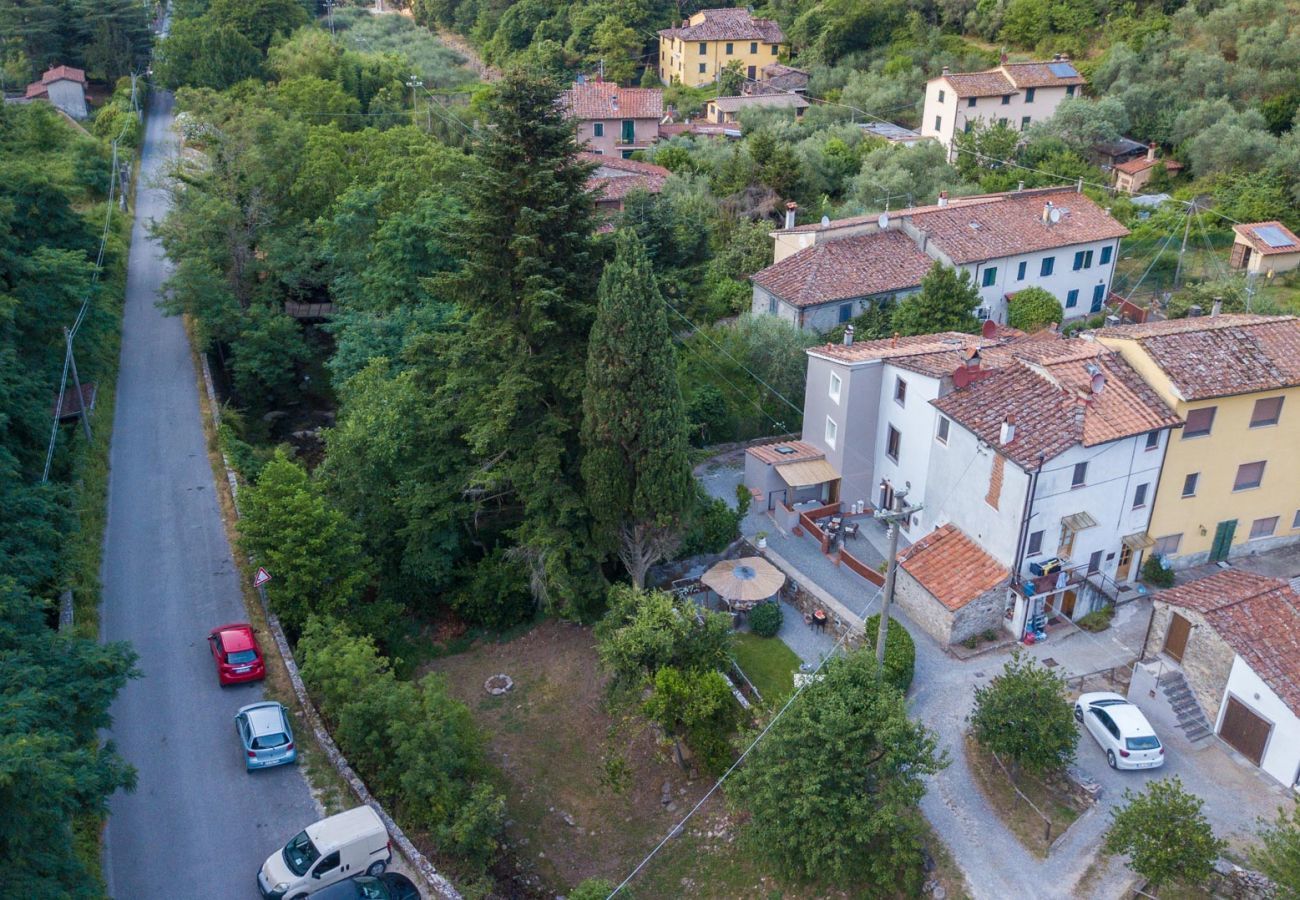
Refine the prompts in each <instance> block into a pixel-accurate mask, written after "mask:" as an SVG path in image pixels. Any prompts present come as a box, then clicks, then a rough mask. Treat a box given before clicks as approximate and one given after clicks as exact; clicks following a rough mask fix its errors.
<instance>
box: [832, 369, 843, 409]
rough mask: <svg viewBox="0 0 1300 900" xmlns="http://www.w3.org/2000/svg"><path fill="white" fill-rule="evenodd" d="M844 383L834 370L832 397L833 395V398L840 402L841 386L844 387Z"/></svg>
mask: <svg viewBox="0 0 1300 900" xmlns="http://www.w3.org/2000/svg"><path fill="white" fill-rule="evenodd" d="M843 385H844V383H843V382H842V381H840V376H838V375H836V374H835V373H834V372H832V373H831V389H830V397H831V399H832V400H834V401H835V402H836V403H839V402H840V388H841V387H843Z"/></svg>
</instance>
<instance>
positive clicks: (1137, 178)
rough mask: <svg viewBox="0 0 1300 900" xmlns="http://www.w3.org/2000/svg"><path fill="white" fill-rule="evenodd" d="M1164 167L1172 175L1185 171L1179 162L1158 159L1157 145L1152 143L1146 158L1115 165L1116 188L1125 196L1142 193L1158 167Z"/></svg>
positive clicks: (1141, 157)
mask: <svg viewBox="0 0 1300 900" xmlns="http://www.w3.org/2000/svg"><path fill="white" fill-rule="evenodd" d="M1162 165H1163V166H1164V167H1165V171H1166V172H1168V173H1169V174H1171V175H1173V174H1176V173H1178V172H1181V171H1182V170H1183V164H1182V163H1180V162H1178V161H1177V160H1173V159H1157V158H1156V145H1155V144H1154V143H1152V144H1150V145H1149V146H1148V147H1147V152H1146V155H1145V156H1139V157H1138V158H1137V159H1129V160H1125V161H1124V162H1121V163H1116V164H1115V167H1114V169H1113V171H1114V173H1115V187H1116V188H1118V189H1119V190H1120V191H1122V192H1124V193H1125V194H1130V195H1132V194H1137V193H1140V192H1141V190H1142V189H1143V188H1144V187H1146V186H1147V182H1148V181H1150V180H1151V177H1152V176H1153V175H1155V173H1156V167H1157V166H1162Z"/></svg>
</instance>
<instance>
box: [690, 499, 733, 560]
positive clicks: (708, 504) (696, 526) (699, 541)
mask: <svg viewBox="0 0 1300 900" xmlns="http://www.w3.org/2000/svg"><path fill="white" fill-rule="evenodd" d="M740 518H741V517H740V514H739V513H737V512H736V510H734V509H732V508H731V507H730V506H728V505H727V502H726V501H725V500H719V499H718V498H717V497H709V496H706V495H704V494H703V493H701V495H700V497H699V499H698V501H697V502H696V506H695V509H694V510H692V511H691V513H690V515H689V517H688V522H689V524H688V525H687V528H686V534H684V535H683V536H682V544H681V547H680V548H678V551H677V558H678V559H683V558H685V557H688V556H698V555H700V554H701V553H721V552H722V551H723V550H726V549H727V547H728V546H729V545H730V544H731V542H732V541H734V540H735V539H736V535H738V534H739V533H740Z"/></svg>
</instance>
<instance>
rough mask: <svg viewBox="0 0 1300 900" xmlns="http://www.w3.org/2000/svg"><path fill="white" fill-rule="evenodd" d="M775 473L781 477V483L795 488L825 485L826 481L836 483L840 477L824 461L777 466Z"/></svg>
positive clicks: (814, 460) (813, 460) (833, 468)
mask: <svg viewBox="0 0 1300 900" xmlns="http://www.w3.org/2000/svg"><path fill="white" fill-rule="evenodd" d="M776 473H777V474H778V475H780V476H781V480H782V481H784V482H785V483H786V484H788V485H790V487H796V488H797V487H808V486H810V485H814V484H825V483H826V482H828V481H836V480H838V479H839V477H840V473H839V472H836V471H835V467H834V466H832V465H831V464H830V463H828V462H827V461H826V460H824V459H812V460H808V461H806V462H795V463H786V464H785V465H784V466H777V467H776Z"/></svg>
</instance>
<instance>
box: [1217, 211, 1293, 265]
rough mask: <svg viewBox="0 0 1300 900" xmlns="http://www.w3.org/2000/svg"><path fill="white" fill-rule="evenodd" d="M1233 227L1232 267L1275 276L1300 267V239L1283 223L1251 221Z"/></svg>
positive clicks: (1230, 259) (1229, 261)
mask: <svg viewBox="0 0 1300 900" xmlns="http://www.w3.org/2000/svg"><path fill="white" fill-rule="evenodd" d="M1232 230H1233V231H1234V232H1235V237H1234V238H1233V242H1232V256H1231V257H1230V258H1229V260H1228V265H1230V266H1232V268H1234V269H1245V270H1246V271H1247V272H1250V273H1252V274H1254V275H1265V276H1268V277H1272V276H1273V275H1279V274H1281V273H1282V272H1290V271H1291V270H1292V269H1294V268H1296V267H1297V266H1300V238H1298V237H1296V235H1295V232H1293V231H1292V230H1291V229H1290V228H1287V227H1286V226H1285V225H1283V224H1282V223H1281V222H1277V221H1273V222H1251V223H1249V224H1246V225H1233V226H1232Z"/></svg>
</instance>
